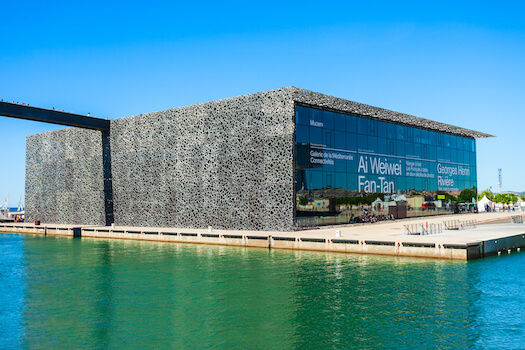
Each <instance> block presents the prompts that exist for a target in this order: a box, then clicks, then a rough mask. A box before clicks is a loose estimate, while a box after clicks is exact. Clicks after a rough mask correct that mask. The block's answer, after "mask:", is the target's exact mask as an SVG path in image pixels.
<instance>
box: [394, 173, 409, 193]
mask: <svg viewBox="0 0 525 350" xmlns="http://www.w3.org/2000/svg"><path fill="white" fill-rule="evenodd" d="M394 183H395V187H394V189H395V190H396V191H404V190H405V189H406V188H407V187H406V181H405V177H404V176H396V177H394Z"/></svg>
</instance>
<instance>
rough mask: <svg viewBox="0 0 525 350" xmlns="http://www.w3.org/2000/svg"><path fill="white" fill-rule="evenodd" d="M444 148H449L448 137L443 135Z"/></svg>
mask: <svg viewBox="0 0 525 350" xmlns="http://www.w3.org/2000/svg"><path fill="white" fill-rule="evenodd" d="M443 141H444V147H450V135H449V134H445V135H443Z"/></svg>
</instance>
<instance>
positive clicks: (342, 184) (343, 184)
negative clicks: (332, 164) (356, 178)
mask: <svg viewBox="0 0 525 350" xmlns="http://www.w3.org/2000/svg"><path fill="white" fill-rule="evenodd" d="M347 187H348V185H347V181H346V173H336V174H335V188H347Z"/></svg>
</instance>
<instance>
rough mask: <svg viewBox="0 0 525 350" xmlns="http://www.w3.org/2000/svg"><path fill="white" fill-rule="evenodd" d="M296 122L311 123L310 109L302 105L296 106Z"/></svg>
mask: <svg viewBox="0 0 525 350" xmlns="http://www.w3.org/2000/svg"><path fill="white" fill-rule="evenodd" d="M295 122H296V123H297V124H301V125H310V109H309V108H305V107H302V106H297V107H295Z"/></svg>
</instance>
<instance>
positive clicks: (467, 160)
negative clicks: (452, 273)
mask: <svg viewBox="0 0 525 350" xmlns="http://www.w3.org/2000/svg"><path fill="white" fill-rule="evenodd" d="M295 119H296V139H295V141H296V152H295V155H296V205H297V209H296V217H297V224H298V225H299V226H302V225H303V224H304V225H305V226H307V225H312V224H313V225H323V224H337V223H346V222H353V221H354V219H355V218H356V217H358V216H359V215H360V213H361V212H362V210H363V208H365V207H366V208H367V211H369V212H374V213H375V214H377V215H388V214H389V213H392V210H393V209H392V208H390V207H392V206H394V205H396V206H399V205H404V206H405V207H406V210H407V213H406V215H405V216H418V215H428V214H437V213H445V212H453V211H454V210H457V205H456V204H455V203H456V202H457V199H456V198H457V196H458V195H459V194H460V193H461V191H463V190H465V189H473V188H474V187H475V186H476V142H475V139H471V138H466V137H461V136H456V135H450V134H445V133H441V132H436V131H430V130H424V129H420V128H415V127H410V126H405V125H399V124H395V123H389V122H384V121H379V120H374V119H368V118H364V117H358V116H353V115H348V114H342V113H337V112H333V111H326V110H321V109H315V108H310V107H306V106H299V105H298V106H296V108H295ZM372 199H374V201H373V202H371V200H372ZM400 203H401V204H400ZM396 210H397V209H396Z"/></svg>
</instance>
